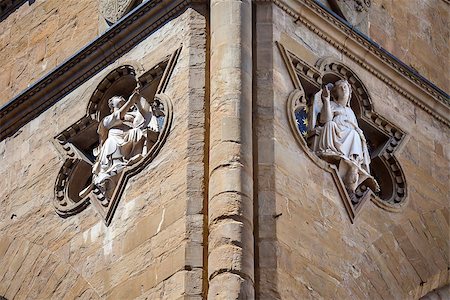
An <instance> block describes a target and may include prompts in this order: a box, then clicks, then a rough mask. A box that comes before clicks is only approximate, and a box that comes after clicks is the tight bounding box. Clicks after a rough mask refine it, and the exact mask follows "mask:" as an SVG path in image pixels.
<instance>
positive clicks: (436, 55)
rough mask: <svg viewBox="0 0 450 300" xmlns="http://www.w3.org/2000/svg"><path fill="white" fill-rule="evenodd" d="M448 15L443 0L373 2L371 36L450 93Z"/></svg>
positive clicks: (447, 8)
mask: <svg viewBox="0 0 450 300" xmlns="http://www.w3.org/2000/svg"><path fill="white" fill-rule="evenodd" d="M449 13H450V5H449V4H448V2H446V1H444V0H373V1H372V6H371V9H370V11H369V16H368V18H369V22H370V26H369V33H368V34H369V36H370V38H372V39H373V40H374V41H375V42H377V43H378V44H380V45H381V46H382V47H383V48H385V49H386V50H388V51H389V52H391V53H392V54H394V55H395V56H397V57H398V58H399V59H400V60H402V61H403V62H404V63H406V64H407V65H410V66H411V67H413V68H414V69H416V70H417V71H418V72H419V73H420V74H421V75H423V76H424V77H425V78H427V79H429V80H430V81H431V82H433V83H434V84H436V85H437V86H438V87H440V88H441V89H443V90H444V91H445V92H447V93H450V77H449V76H450V75H449V74H450V65H449V64H450V60H449V53H450V46H449V45H450V44H449V38H450V27H449V26H448V20H449Z"/></svg>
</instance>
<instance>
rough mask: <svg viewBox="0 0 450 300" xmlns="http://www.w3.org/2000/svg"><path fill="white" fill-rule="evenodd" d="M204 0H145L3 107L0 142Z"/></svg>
mask: <svg viewBox="0 0 450 300" xmlns="http://www.w3.org/2000/svg"><path fill="white" fill-rule="evenodd" d="M204 3H206V1H205V0H164V1H163V0H152V1H144V2H143V3H142V4H140V5H139V6H138V7H137V8H136V9H135V10H133V11H132V12H131V13H130V14H128V15H126V16H125V17H124V18H122V19H121V20H119V21H118V22H117V23H116V24H114V25H113V26H112V27H111V28H110V29H109V30H108V31H106V32H105V33H104V34H102V35H101V36H100V37H98V38H97V39H95V40H94V41H92V42H91V43H90V44H89V45H87V46H86V47H84V48H83V49H82V50H81V51H79V52H78V53H76V54H75V55H74V56H72V57H71V58H70V59H68V60H67V61H65V62H64V63H63V64H61V65H60V66H58V67H57V68H56V69H54V70H53V71H51V72H50V73H49V74H47V75H45V76H44V77H43V78H42V79H40V80H39V81H37V82H36V83H35V84H33V85H32V86H30V87H29V88H27V89H26V90H24V91H23V92H22V93H21V94H19V95H17V96H16V97H15V98H13V99H12V100H11V101H9V102H8V103H6V104H5V105H3V106H2V107H0V119H1V123H0V141H1V140H4V139H5V138H7V137H9V136H12V135H13V134H14V133H15V132H17V131H18V130H19V129H20V128H21V127H22V126H23V125H25V124H27V123H28V122H29V121H31V120H32V119H34V118H36V117H37V116H38V115H40V114H41V113H42V112H44V111H45V110H47V109H48V108H49V107H51V106H52V105H53V104H55V103H56V102H58V101H59V100H61V99H62V98H63V97H64V96H65V95H67V94H68V93H70V92H71V91H73V90H74V89H75V88H77V87H78V86H80V85H81V84H82V83H84V82H85V81H87V80H88V79H89V78H91V77H92V76H94V75H95V74H97V73H98V72H99V71H101V70H102V69H104V68H105V67H106V66H108V65H109V64H111V63H112V62H114V61H115V60H117V58H119V57H121V56H122V55H123V54H125V53H126V52H128V51H129V50H130V49H132V48H133V47H134V46H136V45H137V44H138V43H139V42H141V41H142V40H143V39H144V38H146V37H147V36H149V35H150V34H151V33H152V32H154V31H155V30H156V29H157V28H159V27H160V26H162V25H163V24H164V23H165V22H167V21H168V20H170V19H171V18H173V17H175V16H177V15H178V14H180V13H181V12H182V11H183V10H185V9H186V8H187V7H189V6H192V5H196V4H204Z"/></svg>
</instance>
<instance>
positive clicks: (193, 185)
mask: <svg viewBox="0 0 450 300" xmlns="http://www.w3.org/2000/svg"><path fill="white" fill-rule="evenodd" d="M205 30H206V22H205V15H204V12H201V11H196V10H194V9H188V10H186V11H184V12H182V13H181V15H180V16H178V17H176V18H175V19H172V20H169V21H168V22H166V23H165V24H164V25H163V26H162V27H161V28H159V29H158V30H157V31H156V32H154V33H153V34H152V35H151V36H150V37H148V38H146V39H145V40H144V41H142V42H141V43H140V44H139V45H138V46H136V47H135V48H134V49H132V50H131V51H130V52H129V53H127V54H126V55H124V56H123V57H121V58H119V59H118V60H117V61H116V62H115V63H113V64H112V65H110V66H108V67H107V68H105V69H104V70H102V71H101V72H99V73H98V74H97V75H96V76H95V77H93V78H91V79H90V80H88V81H87V82H85V83H84V84H82V85H81V86H80V87H78V88H77V89H76V90H75V91H73V92H72V93H70V94H69V95H67V96H66V97H64V98H63V99H61V100H60V101H59V102H58V103H57V104H55V105H54V106H53V107H51V108H50V109H48V110H47V111H45V112H44V113H43V114H41V115H40V116H39V117H37V118H36V119H34V120H33V121H31V122H30V123H28V124H27V125H25V126H24V127H23V128H21V130H20V131H19V132H18V133H17V134H16V135H15V136H14V137H11V138H8V139H6V140H4V141H2V142H1V143H0V153H1V157H2V163H1V166H0V174H1V175H0V176H1V178H2V180H1V182H0V199H1V203H0V220H1V221H0V265H1V266H2V267H1V268H0V295H4V296H5V297H7V298H8V299H13V298H14V299H26V298H41V299H49V298H50V297H52V298H55V299H62V298H63V297H64V296H65V297H66V298H68V299H70V298H73V297H74V296H81V297H83V298H85V299H88V298H89V299H91V298H92V299H95V298H111V299H125V298H135V297H142V298H149V299H157V298H162V299H178V298H183V297H186V296H192V297H193V298H195V297H200V296H199V295H201V293H202V272H203V257H202V254H203V249H202V246H201V245H202V243H203V214H202V210H203V199H204V195H203V191H204V186H203V170H204V165H203V160H204V119H205V116H204V101H203V99H204V97H205V43H206V42H205ZM181 45H182V50H181V53H180V56H179V58H178V62H177V65H176V66H175V69H174V72H173V74H172V77H171V79H170V81H169V84H168V88H167V90H166V94H167V95H168V96H169V97H170V98H171V99H172V102H173V107H174V117H173V124H172V128H171V132H170V134H169V136H168V139H167V141H166V143H165V144H164V146H163V148H162V149H161V151H160V152H159V154H158V155H157V156H156V158H155V159H154V160H153V161H152V162H151V163H150V164H149V165H148V166H147V167H146V168H145V169H144V170H143V171H142V172H141V173H139V174H137V175H136V176H134V177H133V178H132V179H131V180H130V181H129V182H128V184H127V187H126V190H125V192H124V194H123V196H122V198H121V200H120V203H119V206H118V209H117V211H116V213H115V216H114V218H113V220H112V223H111V225H110V226H109V227H106V226H105V225H104V223H103V220H102V218H101V216H100V215H98V214H97V213H96V211H95V209H93V207H88V208H87V209H85V210H84V211H83V212H81V213H79V214H78V215H76V216H73V217H70V218H67V219H62V218H60V217H59V216H58V215H57V214H56V212H55V210H54V208H53V206H52V200H53V197H54V194H53V188H54V184H55V180H56V176H57V174H58V171H59V169H60V167H61V166H62V163H63V161H64V159H65V158H64V157H62V156H61V155H60V154H59V152H58V151H57V150H56V148H55V146H54V145H53V144H52V142H51V141H52V140H53V138H54V136H55V135H56V134H58V133H59V132H61V131H62V130H63V129H65V128H67V127H68V126H69V125H71V124H72V123H74V122H75V121H77V120H78V119H79V118H81V117H82V116H83V115H84V114H85V112H86V105H87V103H88V100H89V98H90V97H91V95H92V93H93V91H94V90H95V88H96V86H97V85H98V84H99V82H100V81H101V80H102V79H103V78H104V76H106V74H108V73H109V72H110V71H112V70H114V69H115V68H117V67H118V66H120V65H123V64H127V63H132V64H133V65H140V66H141V67H142V68H143V69H145V70H148V69H150V68H151V67H153V66H154V65H155V64H157V63H158V62H160V61H161V60H162V59H164V58H165V57H166V56H167V55H168V54H170V53H172V52H174V51H175V50H176V49H177V48H179V47H180V46H181Z"/></svg>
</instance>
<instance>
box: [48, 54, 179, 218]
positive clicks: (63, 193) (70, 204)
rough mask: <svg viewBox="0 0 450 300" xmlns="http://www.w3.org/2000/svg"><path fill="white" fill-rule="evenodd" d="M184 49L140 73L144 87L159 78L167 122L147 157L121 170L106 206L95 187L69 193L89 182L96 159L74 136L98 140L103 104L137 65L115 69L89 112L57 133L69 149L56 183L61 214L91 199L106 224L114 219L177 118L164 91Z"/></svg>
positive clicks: (78, 209) (79, 208) (75, 210)
mask: <svg viewBox="0 0 450 300" xmlns="http://www.w3.org/2000/svg"><path fill="white" fill-rule="evenodd" d="M180 51H181V48H179V49H178V50H176V51H175V53H173V54H172V55H171V56H170V58H167V59H165V60H164V61H163V62H161V63H159V64H157V65H156V66H155V67H153V68H152V69H150V70H149V71H147V72H145V73H144V74H142V75H141V76H140V77H139V81H140V82H141V84H142V86H143V87H145V86H146V85H148V84H150V83H151V82H152V81H154V80H155V79H158V78H159V79H158V80H159V84H158V87H157V89H156V94H155V96H154V99H153V101H158V102H159V103H161V105H162V106H163V107H164V113H165V117H164V123H163V124H162V126H161V128H160V132H159V134H157V135H156V134H155V135H154V136H153V135H152V136H150V137H149V139H150V140H151V141H152V142H153V144H152V147H151V149H149V151H148V153H147V154H146V155H145V156H144V158H143V159H142V160H141V161H139V162H138V163H136V164H134V165H130V166H127V167H126V168H125V169H124V170H123V171H122V172H121V173H120V175H119V178H118V181H117V186H116V187H115V189H114V191H113V194H112V196H111V199H110V204H109V205H108V207H106V208H105V207H103V206H102V205H100V204H99V201H98V199H93V198H96V196H97V194H96V190H95V189H94V191H93V192H92V193H90V194H89V195H87V196H86V197H84V198H83V199H80V200H79V201H75V200H74V199H71V197H70V195H69V194H70V193H71V191H70V189H71V186H72V185H77V186H78V187H79V188H81V189H82V188H84V187H85V186H86V182H87V181H89V180H90V179H89V175H90V172H91V168H92V163H93V162H92V160H91V159H89V158H87V157H86V156H85V153H83V151H80V149H77V147H76V146H75V145H74V143H73V142H72V140H74V139H77V138H78V137H80V136H82V138H83V139H90V140H88V141H87V144H88V145H90V144H92V142H94V143H95V141H94V140H93V139H92V138H91V136H94V138H96V139H97V140H98V137H97V133H96V130H97V126H98V122H99V121H100V120H101V116H100V114H99V108H100V106H99V104H100V103H101V102H102V101H104V100H105V97H106V94H107V92H108V89H109V88H112V87H113V85H114V84H115V83H116V82H118V81H120V80H121V79H122V78H124V77H130V76H131V77H133V78H134V77H135V76H136V71H135V70H134V68H133V67H131V66H128V65H125V66H121V67H118V68H116V69H115V70H113V71H111V72H110V73H109V74H108V75H107V76H106V77H105V78H104V79H103V80H102V81H101V82H100V84H99V86H98V87H97V89H96V90H95V91H94V92H93V94H92V96H91V99H90V101H89V103H88V106H87V111H86V115H85V116H84V117H83V118H81V119H80V120H79V121H77V122H76V123H75V124H73V125H71V126H69V127H68V128H67V129H65V130H64V131H62V132H61V133H60V134H58V135H57V136H56V137H55V139H56V140H57V141H58V143H59V144H60V145H61V146H62V148H63V150H64V151H65V155H67V157H68V158H67V159H66V160H65V162H64V164H63V166H62V167H61V169H60V171H59V173H58V176H57V178H56V183H55V198H54V201H53V205H54V207H55V210H56V212H57V213H58V215H60V216H61V217H69V216H72V215H75V214H77V213H79V212H81V211H83V210H84V209H85V208H86V207H87V206H88V205H89V204H90V203H93V204H94V206H95V208H96V209H97V211H98V212H99V213H100V215H101V216H102V217H103V218H104V220H105V223H106V225H109V224H110V223H111V220H112V217H113V215H114V212H115V210H116V208H117V205H118V203H119V200H120V197H121V195H122V193H123V191H124V189H125V186H126V183H127V182H128V179H129V178H131V177H132V176H134V175H135V174H137V173H138V172H140V171H141V170H142V169H143V168H144V167H145V166H146V165H147V164H148V163H149V162H150V161H152V160H153V159H154V157H155V156H156V155H157V154H158V153H159V151H160V150H161V147H162V146H163V144H164V142H165V141H166V139H167V136H168V134H169V131H170V127H171V124H172V119H173V106H172V101H171V100H170V98H169V97H168V96H166V95H165V94H164V91H165V89H166V87H167V83H168V81H169V78H170V76H171V74H172V71H173V68H174V67H175V63H176V61H177V60H178V56H179V53H180ZM83 164H84V168H85V170H81V172H82V173H83V172H84V173H83V176H81V173H80V172H78V171H79V170H80V168H82V167H83ZM86 169H87V170H86ZM85 173H87V174H85ZM80 180H81V181H82V180H84V181H86V182H80ZM81 189H80V190H81ZM75 192H76V193H77V194H78V193H79V192H80V191H79V190H77V191H75Z"/></svg>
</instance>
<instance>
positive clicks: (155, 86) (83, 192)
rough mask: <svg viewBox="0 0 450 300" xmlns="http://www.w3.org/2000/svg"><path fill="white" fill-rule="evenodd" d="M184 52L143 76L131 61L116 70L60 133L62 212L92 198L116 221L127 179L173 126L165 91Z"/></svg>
mask: <svg viewBox="0 0 450 300" xmlns="http://www.w3.org/2000/svg"><path fill="white" fill-rule="evenodd" d="M179 52H180V49H178V50H177V51H176V52H175V53H173V54H172V55H171V56H170V57H167V58H166V59H165V60H164V61H162V62H161V63H159V64H157V65H156V66H155V67H153V68H152V69H150V70H148V71H146V72H145V73H144V74H142V75H140V76H138V74H137V72H136V70H135V69H134V67H133V66H129V65H124V66H120V67H119V68H117V69H115V70H113V71H112V72H110V73H109V74H108V75H107V76H106V77H105V78H104V79H103V80H102V81H101V82H100V84H99V85H98V87H97V89H96V90H95V91H94V93H93V94H92V96H91V99H90V101H89V103H88V107H87V112H86V115H85V116H84V117H83V118H81V119H80V120H79V121H77V122H75V123H74V124H72V125H70V126H69V127H68V128H66V129H65V130H63V131H62V132H61V133H59V134H58V135H57V136H56V137H55V142H56V144H57V149H58V150H60V152H61V153H62V155H63V156H64V158H65V161H64V163H63V164H62V167H61V169H60V171H59V174H58V176H57V178H56V183H55V198H54V202H53V204H54V206H55V209H56V212H57V213H58V214H59V215H60V216H61V217H70V216H72V215H75V214H77V213H79V212H81V211H83V210H84V209H85V208H87V207H88V206H89V205H90V204H92V205H93V207H94V208H95V209H96V210H97V211H98V213H99V214H100V215H101V216H102V217H103V219H104V221H105V223H106V225H109V224H110V222H111V220H112V218H113V215H114V212H115V210H116V208H117V206H118V204H119V200H120V198H121V195H122V193H123V191H124V189H125V187H126V184H127V181H128V180H129V178H131V177H132V176H134V175H136V174H137V173H139V172H140V171H142V170H143V169H144V167H145V166H146V165H147V164H149V163H150V162H151V161H152V160H153V158H154V157H155V156H156V155H157V154H158V152H159V151H160V150H161V148H162V146H163V144H164V143H165V140H166V139H167V136H168V134H169V132H170V127H171V122H172V115H173V113H172V103H171V100H170V98H169V97H168V96H167V95H166V94H164V91H165V89H166V87H167V83H168V80H169V78H170V76H171V74H172V70H173V68H174V66H175V64H176V61H177V59H178V55H179Z"/></svg>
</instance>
